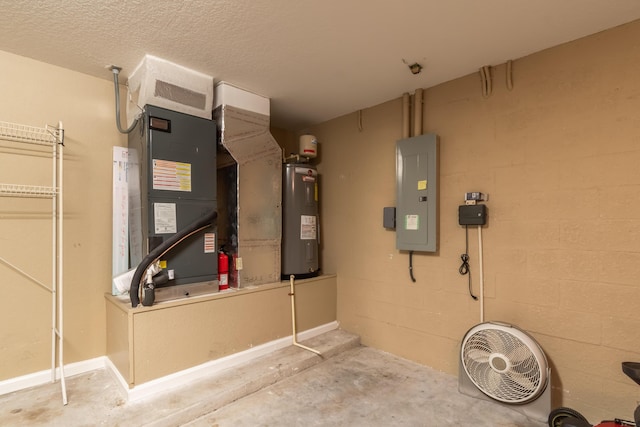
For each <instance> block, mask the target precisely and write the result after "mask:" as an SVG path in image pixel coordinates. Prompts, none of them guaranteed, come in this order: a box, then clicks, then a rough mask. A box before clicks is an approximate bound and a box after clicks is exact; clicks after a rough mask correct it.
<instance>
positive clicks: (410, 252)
mask: <svg viewBox="0 0 640 427" xmlns="http://www.w3.org/2000/svg"><path fill="white" fill-rule="evenodd" d="M409 276H411V281H412V282H413V283H415V282H416V279H415V277H413V251H409Z"/></svg>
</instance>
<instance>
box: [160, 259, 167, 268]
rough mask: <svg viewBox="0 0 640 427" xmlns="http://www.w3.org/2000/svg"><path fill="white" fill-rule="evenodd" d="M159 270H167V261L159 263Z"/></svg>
mask: <svg viewBox="0 0 640 427" xmlns="http://www.w3.org/2000/svg"><path fill="white" fill-rule="evenodd" d="M160 268H167V260H162V261H160Z"/></svg>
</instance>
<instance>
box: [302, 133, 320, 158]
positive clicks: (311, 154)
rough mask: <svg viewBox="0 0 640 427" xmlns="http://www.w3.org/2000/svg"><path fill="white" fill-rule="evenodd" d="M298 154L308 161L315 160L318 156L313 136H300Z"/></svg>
mask: <svg viewBox="0 0 640 427" xmlns="http://www.w3.org/2000/svg"><path fill="white" fill-rule="evenodd" d="M299 150H300V151H299V154H300V155H301V156H303V157H307V158H309V159H315V158H316V156H317V155H318V140H317V139H316V137H315V136H314V135H302V136H300V148H299Z"/></svg>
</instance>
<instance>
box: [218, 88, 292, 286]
mask: <svg viewBox="0 0 640 427" xmlns="http://www.w3.org/2000/svg"><path fill="white" fill-rule="evenodd" d="M214 98H215V108H214V118H215V121H216V124H217V126H218V138H219V149H220V150H221V151H222V152H221V153H219V155H218V183H219V188H218V197H219V201H218V207H219V211H220V215H219V222H218V235H219V242H220V245H221V246H223V247H224V249H225V251H226V252H227V253H228V254H229V255H231V258H232V260H233V261H232V264H231V269H230V277H229V284H230V285H231V286H232V287H238V288H241V287H242V288H244V287H248V286H252V285H260V284H265V283H273V282H278V281H280V251H281V247H280V245H281V234H282V209H281V203H282V163H281V162H282V150H281V148H280V146H279V145H278V143H277V142H276V140H275V139H274V138H273V136H272V135H271V133H270V131H269V119H270V117H269V99H268V98H265V97H262V96H259V95H256V94H254V93H251V92H248V91H245V90H243V89H240V88H237V87H235V86H233V85H230V84H228V83H226V82H220V83H218V84H217V85H216V86H215V96H214Z"/></svg>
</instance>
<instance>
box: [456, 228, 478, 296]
mask: <svg viewBox="0 0 640 427" xmlns="http://www.w3.org/2000/svg"><path fill="white" fill-rule="evenodd" d="M464 233H465V247H464V253H463V254H462V255H460V259H461V260H462V265H460V268H459V269H458V271H459V272H460V274H462V275H463V276H464V275H465V274H468V275H469V295H471V298H473V299H474V300H477V299H478V297H477V296H475V295H474V294H473V292H472V291H471V268H470V267H469V226H468V225H465V226H464Z"/></svg>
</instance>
